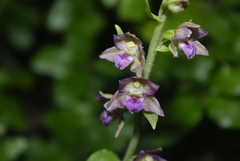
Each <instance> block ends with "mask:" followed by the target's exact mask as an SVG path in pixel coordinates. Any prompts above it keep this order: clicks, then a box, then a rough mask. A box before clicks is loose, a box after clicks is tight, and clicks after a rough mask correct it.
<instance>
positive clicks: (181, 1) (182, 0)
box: [168, 0, 190, 14]
mask: <svg viewBox="0 0 240 161" xmlns="http://www.w3.org/2000/svg"><path fill="white" fill-rule="evenodd" d="M189 4H190V3H189V1H188V0H168V9H169V10H170V11H172V12H173V13H176V14H178V13H181V12H182V11H184V10H185V9H186V8H187V7H188V6H189Z"/></svg>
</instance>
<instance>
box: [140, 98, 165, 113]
mask: <svg viewBox="0 0 240 161" xmlns="http://www.w3.org/2000/svg"><path fill="white" fill-rule="evenodd" d="M144 98H145V99H144V102H145V105H144V107H143V110H144V111H147V112H153V113H155V114H157V115H159V116H164V113H163V110H162V109H161V106H160V104H159V102H158V100H157V99H156V98H155V97H154V96H144Z"/></svg>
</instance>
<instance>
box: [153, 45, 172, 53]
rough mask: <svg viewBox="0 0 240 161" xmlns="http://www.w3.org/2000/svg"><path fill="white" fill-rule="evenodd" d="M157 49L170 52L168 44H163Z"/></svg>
mask: <svg viewBox="0 0 240 161" xmlns="http://www.w3.org/2000/svg"><path fill="white" fill-rule="evenodd" d="M156 50H157V51H160V52H168V51H169V48H168V47H167V46H166V45H162V46H161V47H160V48H159V49H156Z"/></svg>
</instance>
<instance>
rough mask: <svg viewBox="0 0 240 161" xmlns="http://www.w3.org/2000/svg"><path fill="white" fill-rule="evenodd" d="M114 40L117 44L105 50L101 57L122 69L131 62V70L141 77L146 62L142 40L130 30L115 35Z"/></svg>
mask: <svg viewBox="0 0 240 161" xmlns="http://www.w3.org/2000/svg"><path fill="white" fill-rule="evenodd" d="M113 40H114V44H115V46H113V47H111V48H108V49H107V50H105V51H104V52H103V53H102V54H101V55H100V56H99V57H100V58H102V59H106V60H108V61H111V62H113V63H114V64H115V66H116V67H117V68H119V69H121V70H122V69H124V68H126V67H127V66H128V65H130V64H131V69H130V70H131V71H132V72H134V73H136V74H137V76H138V77H140V76H141V75H142V69H143V66H144V64H145V57H144V56H143V50H142V48H143V47H142V42H141V41H140V40H139V39H138V38H137V37H136V36H135V35H133V34H130V33H129V32H127V33H125V34H121V35H114V36H113Z"/></svg>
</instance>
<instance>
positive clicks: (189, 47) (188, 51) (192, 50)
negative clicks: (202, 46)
mask: <svg viewBox="0 0 240 161" xmlns="http://www.w3.org/2000/svg"><path fill="white" fill-rule="evenodd" d="M187 43H188V44H186V42H179V44H178V45H179V48H180V49H181V50H182V51H183V52H184V54H185V55H186V56H187V58H188V59H192V58H193V57H194V56H195V55H196V52H197V48H196V47H195V45H194V44H193V43H191V42H187Z"/></svg>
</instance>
